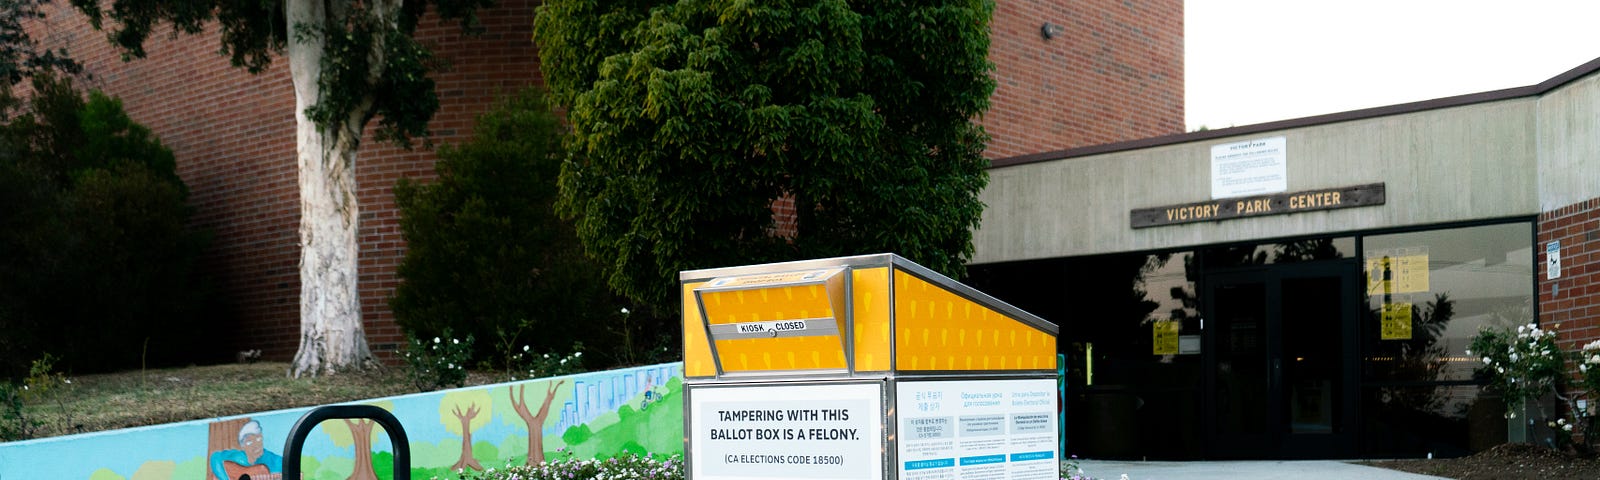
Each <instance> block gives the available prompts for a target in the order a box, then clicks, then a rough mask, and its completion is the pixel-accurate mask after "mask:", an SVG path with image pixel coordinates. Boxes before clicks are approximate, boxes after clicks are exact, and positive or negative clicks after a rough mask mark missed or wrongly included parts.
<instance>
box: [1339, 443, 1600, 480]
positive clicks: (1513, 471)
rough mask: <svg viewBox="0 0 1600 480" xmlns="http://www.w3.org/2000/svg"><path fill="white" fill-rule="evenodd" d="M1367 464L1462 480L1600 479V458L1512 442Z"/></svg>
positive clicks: (1367, 463) (1368, 463)
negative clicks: (1458, 454)
mask: <svg viewBox="0 0 1600 480" xmlns="http://www.w3.org/2000/svg"><path fill="white" fill-rule="evenodd" d="M1363 463H1364V464H1366V465H1371V466H1374V467H1383V468H1388V469H1391V470H1400V471H1403V472H1411V473H1419V474H1423V475H1434V476H1439V477H1445V478H1454V479H1459V480H1479V479H1497V480H1500V479H1505V480H1520V479H1529V480H1532V479H1539V480H1568V479H1570V480H1580V479H1581V480H1596V479H1600V459H1594V458H1579V457H1574V456H1571V455H1568V454H1565V453H1562V452H1558V451H1555V450H1551V449H1548V448H1544V447H1538V446H1534V445H1529V444H1525V443H1508V444H1505V445H1500V446H1497V447H1494V448H1490V449H1488V450H1484V451H1482V452H1478V453H1477V454H1474V455H1472V456H1470V457H1462V458H1439V459H1430V460H1422V459H1417V460H1375V461H1368V462H1363Z"/></svg>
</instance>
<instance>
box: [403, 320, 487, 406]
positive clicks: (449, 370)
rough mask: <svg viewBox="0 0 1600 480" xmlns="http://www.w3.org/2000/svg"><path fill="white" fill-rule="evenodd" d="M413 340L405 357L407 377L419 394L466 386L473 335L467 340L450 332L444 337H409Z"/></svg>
mask: <svg viewBox="0 0 1600 480" xmlns="http://www.w3.org/2000/svg"><path fill="white" fill-rule="evenodd" d="M407 338H408V339H409V340H410V341H409V343H408V345H407V348H406V352H405V354H403V355H402V357H404V358H405V361H406V367H407V369H408V370H407V374H408V376H410V377H411V384H412V386H415V387H417V391H419V392H427V391H433V390H438V389H441V388H445V387H461V386H464V385H466V384H467V360H468V359H470V358H472V342H473V339H472V335H467V338H466V339H465V340H463V339H459V338H455V337H452V336H451V335H450V329H448V328H446V329H445V330H444V334H443V336H440V337H433V338H432V339H431V340H430V339H423V338H416V337H413V336H410V335H409V334H408V335H407Z"/></svg>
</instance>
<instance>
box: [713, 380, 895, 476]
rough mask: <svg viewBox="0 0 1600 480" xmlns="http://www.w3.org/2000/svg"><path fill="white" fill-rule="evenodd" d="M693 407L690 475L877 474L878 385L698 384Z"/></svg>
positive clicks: (879, 434)
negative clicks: (703, 385) (706, 386)
mask: <svg viewBox="0 0 1600 480" xmlns="http://www.w3.org/2000/svg"><path fill="white" fill-rule="evenodd" d="M689 403H690V408H691V410H692V411H693V416H692V417H690V418H691V424H690V425H689V428H690V429H691V430H692V432H691V433H690V435H691V436H692V437H693V438H692V442H693V443H692V444H691V448H690V451H691V452H692V458H691V463H690V468H691V469H692V470H693V474H694V475H693V478H695V479H697V480H698V479H724V478H726V479H734V478H762V477H769V478H776V477H781V478H851V479H882V478H883V470H884V463H883V454H882V452H883V432H882V431H881V428H882V426H881V425H880V423H879V418H881V416H882V415H881V412H882V408H883V386H882V385H881V384H878V383H869V384H832V385H796V386H759V387H754V386H741V387H727V388H702V389H696V390H694V393H693V394H692V395H691V396H690V398H689Z"/></svg>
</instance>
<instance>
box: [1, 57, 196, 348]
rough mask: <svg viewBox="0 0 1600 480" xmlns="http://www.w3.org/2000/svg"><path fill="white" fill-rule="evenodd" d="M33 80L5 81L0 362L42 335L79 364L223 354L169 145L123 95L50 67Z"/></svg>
mask: <svg viewBox="0 0 1600 480" xmlns="http://www.w3.org/2000/svg"><path fill="white" fill-rule="evenodd" d="M32 91H33V95H32V96H31V97H30V98H28V99H27V101H26V102H24V101H22V100H20V99H18V98H16V97H14V96H12V95H11V93H10V92H9V91H6V90H4V89H0V96H3V98H0V105H3V106H8V107H9V108H8V107H0V119H3V120H4V124H3V125H0V212H3V213H0V252H5V255H0V331H4V332H6V335H4V336H0V376H3V377H5V378H12V379H15V378H20V377H21V376H22V375H25V374H26V373H27V368H28V362H29V360H31V359H36V358H40V357H41V356H42V355H43V354H44V351H45V350H46V349H48V350H50V351H51V352H54V353H56V354H59V355H60V358H59V362H58V363H59V365H58V367H60V368H62V369H64V370H66V371H77V372H86V371H105V370H113V369H120V368H137V367H139V366H141V365H143V364H146V363H153V364H156V365H164V364H177V363H192V362H195V361H197V360H198V359H202V358H205V357H209V356H214V355H216V354H217V353H218V352H217V351H216V349H215V348H213V347H209V345H215V344H216V342H215V341H208V339H209V338H211V337H214V336H215V331H214V329H204V328H200V325H199V323H198V319H199V318H201V316H202V315H203V314H204V312H205V311H206V309H207V300H208V295H207V293H206V292H207V290H206V288H204V285H203V283H202V282H201V281H200V280H199V276H198V275H197V274H196V263H197V260H198V258H199V256H200V253H201V251H202V249H203V248H204V247H205V245H206V244H207V241H208V240H207V235H206V234H205V233H204V232H201V231H198V230H196V229H194V228H191V227H190V226H189V218H190V215H191V213H192V208H191V207H190V206H188V205H187V203H186V201H187V199H188V195H189V192H188V189H187V187H186V186H185V185H184V184H183V182H182V180H180V179H179V178H178V175H177V171H176V162H175V161H174V157H173V155H172V152H171V151H170V150H168V149H167V148H166V147H164V146H162V145H161V143H160V141H159V140H157V139H156V138H155V136H154V135H153V134H152V133H151V132H150V130H149V129H148V128H145V127H144V126H141V125H139V124H137V123H135V122H133V120H132V119H131V118H129V117H128V115H127V113H126V112H125V111H123V109H122V104H121V102H120V101H118V100H116V99H114V98H111V97H108V96H106V95H104V94H102V93H99V92H94V91H91V92H89V93H88V95H87V98H85V96H84V95H83V94H82V93H80V92H79V91H78V90H77V89H76V88H74V87H73V85H72V82H71V81H69V80H64V79H55V78H53V77H50V76H48V75H44V76H37V77H35V78H34V79H33V89H32Z"/></svg>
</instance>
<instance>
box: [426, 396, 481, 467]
mask: <svg viewBox="0 0 1600 480" xmlns="http://www.w3.org/2000/svg"><path fill="white" fill-rule="evenodd" d="M493 403H494V402H493V399H492V397H490V396H489V389H486V388H475V389H471V390H461V391H455V392H450V393H446V394H445V395H444V398H441V399H439V421H440V422H443V423H444V427H445V429H446V430H449V431H450V433H454V434H456V435H460V436H461V458H460V459H459V460H456V463H455V464H454V465H451V466H450V470H451V471H456V470H464V469H468V468H470V469H473V470H478V471H482V470H483V464H480V463H478V459H477V458H475V457H473V456H472V431H473V430H477V429H479V428H483V426H484V424H487V423H489V417H490V416H491V415H490V411H491V410H492V404H493Z"/></svg>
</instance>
